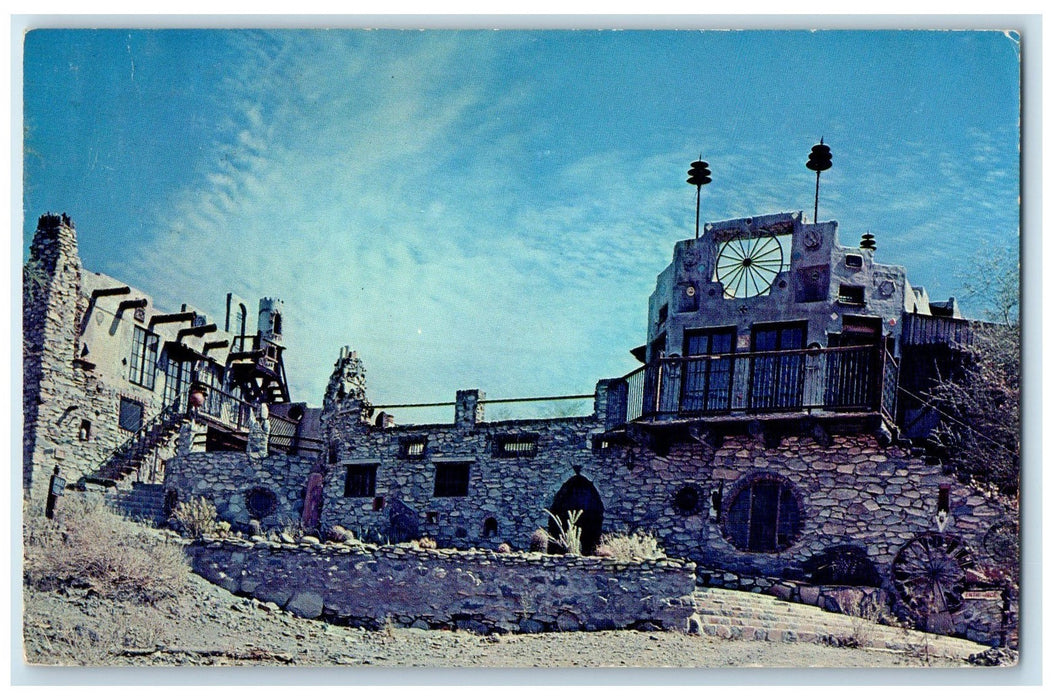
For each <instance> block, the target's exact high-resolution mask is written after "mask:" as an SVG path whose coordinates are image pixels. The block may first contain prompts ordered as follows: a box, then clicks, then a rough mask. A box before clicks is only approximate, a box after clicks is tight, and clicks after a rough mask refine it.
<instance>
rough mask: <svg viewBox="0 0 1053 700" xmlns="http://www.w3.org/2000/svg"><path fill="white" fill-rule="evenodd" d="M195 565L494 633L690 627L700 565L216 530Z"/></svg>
mask: <svg viewBox="0 0 1053 700" xmlns="http://www.w3.org/2000/svg"><path fill="white" fill-rule="evenodd" d="M188 552H189V554H190V556H191V559H192V565H193V568H194V571H196V572H197V573H199V574H200V575H201V576H203V577H204V578H206V579H208V580H209V581H211V582H213V583H216V584H218V585H220V586H223V587H224V588H226V589H227V590H229V591H231V592H234V593H238V594H242V595H248V596H252V597H254V598H257V599H260V600H263V601H268V602H272V603H275V604H277V605H279V606H281V607H283V608H285V609H286V610H289V611H291V612H293V613H295V614H297V615H300V616H303V617H309V618H316V617H320V616H323V615H324V616H325V617H327V618H328V619H331V620H335V621H339V622H345V623H350V624H355V625H366V626H374V627H375V626H377V625H380V624H382V623H384V622H385V620H388V619H390V620H391V621H393V622H394V623H396V624H399V625H402V626H414V627H428V628H457V629H468V630H472V631H475V632H480V633H489V632H495V631H496V632H542V631H547V630H562V631H567V630H579V629H581V630H599V629H623V628H639V629H655V628H661V629H669V630H676V629H685V628H686V625H687V620H688V617H689V616H690V615H691V613H692V612H693V608H692V601H691V597H690V596H691V593H692V591H693V590H694V585H695V575H694V568H695V567H694V564H691V563H688V562H682V561H676V560H672V559H662V560H656V561H648V562H635V563H613V562H611V561H610V560H605V559H599V558H594V557H564V556H556V555H545V554H497V553H494V552H486V551H479V550H474V551H459V552H451V551H437V550H419V549H415V548H413V547H409V546H405V545H401V546H400V545H387V546H379V547H378V546H368V545H367V546H363V545H346V544H341V545H337V544H324V545H323V544H318V543H310V544H281V543H278V542H269V541H265V540H263V539H262V538H256V541H241V540H215V541H207V542H200V543H195V544H193V545H191V546H189V547H188Z"/></svg>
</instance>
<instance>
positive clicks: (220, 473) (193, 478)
mask: <svg viewBox="0 0 1053 700" xmlns="http://www.w3.org/2000/svg"><path fill="white" fill-rule="evenodd" d="M316 464H317V459H316V458H315V457H313V456H312V457H299V456H292V455H280V454H279V455H269V456H266V457H261V458H254V457H251V456H249V455H248V454H246V453H244V452H191V453H189V454H183V455H179V456H177V457H175V458H173V459H171V460H169V461H168V463H167V464H166V470H165V480H164V483H165V489H166V491H175V495H176V498H177V499H178V500H179V501H189V500H191V499H193V498H197V497H199V496H200V497H204V498H205V499H207V500H208V501H210V502H211V503H212V505H214V506H215V507H216V511H217V512H218V514H219V517H220V519H221V520H224V521H226V522H229V523H231V524H232V525H235V526H238V527H239V529H243V530H248V529H250V525H251V522H252V521H253V520H256V521H257V522H258V524H259V526H260V528H261V529H263V530H269V529H276V528H281V527H282V526H283V525H285V524H286V523H289V522H293V523H298V522H299V521H300V516H301V515H302V514H303V501H304V491H305V487H306V485H307V477H308V476H309V475H310V474H311V471H312V469H314V468H315V466H316Z"/></svg>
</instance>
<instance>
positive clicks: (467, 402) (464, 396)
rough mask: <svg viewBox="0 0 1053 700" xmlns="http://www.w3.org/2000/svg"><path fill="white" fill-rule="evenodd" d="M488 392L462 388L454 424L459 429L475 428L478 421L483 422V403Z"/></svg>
mask: <svg viewBox="0 0 1053 700" xmlns="http://www.w3.org/2000/svg"><path fill="white" fill-rule="evenodd" d="M485 399H486V394H485V393H483V392H481V391H479V390H478V389H461V390H460V391H458V392H457V403H456V405H455V407H454V415H453V424H454V427H456V428H457V429H458V430H475V424H476V423H482V422H483V405H482V404H481V403H480V402H481V401H484V400H485Z"/></svg>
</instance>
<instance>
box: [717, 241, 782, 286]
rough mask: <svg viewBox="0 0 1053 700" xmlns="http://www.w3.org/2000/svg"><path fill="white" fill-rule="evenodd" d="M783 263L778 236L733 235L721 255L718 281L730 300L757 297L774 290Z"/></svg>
mask: <svg viewBox="0 0 1053 700" xmlns="http://www.w3.org/2000/svg"><path fill="white" fill-rule="evenodd" d="M782 265H783V256H782V244H781V243H779V239H778V238H776V237H775V236H761V237H758V238H733V239H731V240H730V241H727V242H726V243H724V245H723V246H721V248H720V253H719V254H718V255H717V280H718V281H719V282H720V283H721V284H723V285H724V296H725V297H727V298H729V299H745V298H747V297H755V296H757V295H759V294H766V293H767V292H768V290H770V289H771V285H772V283H773V282H774V281H775V276H776V275H778V274H779V273H780V272H782Z"/></svg>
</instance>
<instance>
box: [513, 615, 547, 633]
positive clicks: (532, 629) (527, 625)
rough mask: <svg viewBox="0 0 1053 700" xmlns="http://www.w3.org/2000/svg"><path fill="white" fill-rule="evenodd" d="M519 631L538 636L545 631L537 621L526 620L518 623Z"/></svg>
mask: <svg viewBox="0 0 1053 700" xmlns="http://www.w3.org/2000/svg"><path fill="white" fill-rule="evenodd" d="M519 631H520V632H523V633H524V634H539V633H541V632H544V631H545V626H544V625H543V624H541V623H540V622H538V621H537V620H531V619H529V618H528V619H526V620H520V621H519Z"/></svg>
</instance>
